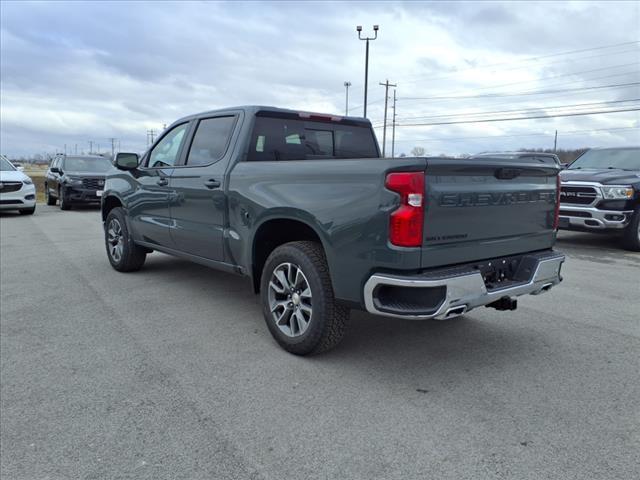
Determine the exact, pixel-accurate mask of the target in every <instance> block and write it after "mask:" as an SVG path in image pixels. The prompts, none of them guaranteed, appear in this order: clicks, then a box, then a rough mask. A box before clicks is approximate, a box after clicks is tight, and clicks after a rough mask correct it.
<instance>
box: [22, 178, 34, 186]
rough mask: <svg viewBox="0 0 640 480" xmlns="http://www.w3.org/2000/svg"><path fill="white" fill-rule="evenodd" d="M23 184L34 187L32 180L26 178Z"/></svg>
mask: <svg viewBox="0 0 640 480" xmlns="http://www.w3.org/2000/svg"><path fill="white" fill-rule="evenodd" d="M22 183H24V184H25V185H33V181H32V180H31V179H30V178H25V179H24V180H22Z"/></svg>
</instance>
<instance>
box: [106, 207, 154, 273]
mask: <svg viewBox="0 0 640 480" xmlns="http://www.w3.org/2000/svg"><path fill="white" fill-rule="evenodd" d="M104 225H105V227H104V241H105V246H106V248H107V257H109V263H111V266H112V267H113V268H115V269H116V270H118V271H119V272H133V271H135V270H140V268H142V265H143V264H144V261H145V259H146V257H147V253H146V251H145V249H144V248H142V247H140V246H138V245H136V244H135V243H134V241H133V239H132V238H131V235H130V234H129V230H128V228H127V222H126V220H125V215H124V210H123V209H122V208H120V207H116V208H114V209H113V210H111V211H110V212H109V215H107V220H106V221H105V224H104Z"/></svg>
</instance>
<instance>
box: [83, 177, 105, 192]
mask: <svg viewBox="0 0 640 480" xmlns="http://www.w3.org/2000/svg"><path fill="white" fill-rule="evenodd" d="M82 186H83V187H84V188H88V189H90V190H102V189H104V178H83V179H82Z"/></svg>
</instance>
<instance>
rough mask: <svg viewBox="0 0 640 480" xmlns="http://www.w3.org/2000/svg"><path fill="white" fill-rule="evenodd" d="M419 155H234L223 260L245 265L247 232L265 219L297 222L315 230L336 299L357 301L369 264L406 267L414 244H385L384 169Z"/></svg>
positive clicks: (410, 163)
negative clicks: (248, 158)
mask: <svg viewBox="0 0 640 480" xmlns="http://www.w3.org/2000/svg"><path fill="white" fill-rule="evenodd" d="M425 165H426V161H425V159H420V158H418V159H416V158H409V159H384V158H382V159H376V158H373V159H354V160H351V159H349V160H303V161H280V162H239V163H237V164H236V165H235V167H234V168H233V170H232V172H231V174H230V179H229V187H228V201H229V225H230V230H229V232H228V235H227V237H228V250H229V255H230V256H231V258H230V259H228V261H229V262H230V263H235V264H238V265H241V266H243V267H245V268H246V269H247V271H248V272H251V264H252V258H251V257H252V251H253V239H254V235H255V233H256V232H257V231H258V228H259V227H260V225H262V224H264V223H265V222H267V221H269V220H271V219H292V220H298V221H301V222H304V223H305V224H307V225H308V226H309V227H311V228H312V229H313V230H314V231H315V232H316V233H317V234H318V236H319V237H320V240H321V241H322V244H323V247H324V249H325V252H326V255H327V261H328V264H329V269H330V272H331V278H332V282H333V287H334V291H335V294H336V298H338V299H340V300H345V301H350V302H357V303H360V302H361V296H362V287H363V284H364V281H365V280H366V278H367V277H368V274H369V273H371V271H372V270H373V268H374V267H375V268H376V269H377V270H384V269H393V270H412V269H417V268H419V266H420V255H421V252H420V249H419V248H413V249H406V248H397V247H392V246H390V245H389V244H388V240H387V239H388V223H389V216H388V212H389V211H390V210H393V209H394V208H396V206H397V204H398V197H397V195H396V194H394V193H392V192H390V191H388V190H386V189H385V188H384V182H385V175H386V172H388V171H392V170H424V168H425Z"/></svg>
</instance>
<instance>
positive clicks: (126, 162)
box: [115, 153, 140, 170]
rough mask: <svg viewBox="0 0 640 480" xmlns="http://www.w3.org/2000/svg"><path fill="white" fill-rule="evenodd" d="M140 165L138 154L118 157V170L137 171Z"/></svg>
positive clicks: (118, 155)
mask: <svg viewBox="0 0 640 480" xmlns="http://www.w3.org/2000/svg"><path fill="white" fill-rule="evenodd" d="M139 163H140V157H138V154H137V153H118V154H117V155H116V162H115V165H116V168H118V169H120V170H135V169H136V168H138V164H139Z"/></svg>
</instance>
